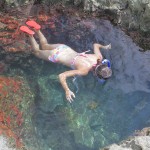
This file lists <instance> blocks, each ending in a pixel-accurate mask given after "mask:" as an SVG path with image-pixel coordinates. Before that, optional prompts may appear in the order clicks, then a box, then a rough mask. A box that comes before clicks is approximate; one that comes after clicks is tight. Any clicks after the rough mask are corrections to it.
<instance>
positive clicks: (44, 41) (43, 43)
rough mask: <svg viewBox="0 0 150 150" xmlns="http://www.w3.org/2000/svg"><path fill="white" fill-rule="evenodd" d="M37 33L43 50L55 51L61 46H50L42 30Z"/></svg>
mask: <svg viewBox="0 0 150 150" xmlns="http://www.w3.org/2000/svg"><path fill="white" fill-rule="evenodd" d="M36 33H37V34H38V36H39V40H40V44H41V47H42V49H44V50H53V49H55V48H57V47H58V46H59V45H60V44H48V42H47V39H46V38H45V36H44V35H43V33H42V32H41V31H40V30H36Z"/></svg>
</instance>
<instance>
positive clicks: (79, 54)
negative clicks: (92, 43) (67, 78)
mask: <svg viewBox="0 0 150 150" xmlns="http://www.w3.org/2000/svg"><path fill="white" fill-rule="evenodd" d="M89 51H90V50H88V51H85V52H82V53H78V54H77V55H76V56H75V57H74V58H73V59H72V61H71V63H70V64H71V68H72V69H75V62H76V59H77V57H78V56H83V57H87V55H86V53H87V52H89Z"/></svg>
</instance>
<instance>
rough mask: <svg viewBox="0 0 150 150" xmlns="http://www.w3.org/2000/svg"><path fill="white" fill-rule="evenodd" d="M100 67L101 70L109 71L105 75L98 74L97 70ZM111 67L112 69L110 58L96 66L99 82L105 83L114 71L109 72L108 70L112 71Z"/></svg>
mask: <svg viewBox="0 0 150 150" xmlns="http://www.w3.org/2000/svg"><path fill="white" fill-rule="evenodd" d="M99 68H100V70H101V71H103V72H107V73H106V74H105V75H100V74H97V70H98V69H99ZM108 68H109V70H108ZM110 69H111V64H110V61H109V60H108V59H104V60H103V61H102V63H101V64H99V65H97V66H96V68H95V75H96V76H97V79H98V82H99V83H104V82H105V81H106V79H108V78H109V77H110V76H111V75H112V72H109V73H108V71H110ZM104 76H105V77H104Z"/></svg>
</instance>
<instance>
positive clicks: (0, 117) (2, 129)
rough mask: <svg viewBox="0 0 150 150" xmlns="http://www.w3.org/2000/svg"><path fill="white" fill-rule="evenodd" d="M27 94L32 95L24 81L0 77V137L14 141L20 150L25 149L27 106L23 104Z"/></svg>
mask: <svg viewBox="0 0 150 150" xmlns="http://www.w3.org/2000/svg"><path fill="white" fill-rule="evenodd" d="M27 93H28V94H29V95H31V93H30V91H29V88H28V87H26V86H25V83H24V81H23V80H22V79H17V78H13V77H4V76H0V135H1V134H3V135H5V136H6V137H8V138H11V139H13V141H15V143H16V148H18V149H21V148H22V147H24V144H23V142H22V139H21V136H22V135H21V134H22V131H23V127H24V113H25V112H26V111H27V110H25V109H26V108H27V106H24V107H23V104H22V103H25V102H24V101H23V98H24V97H26V95H27ZM29 100H31V99H29ZM25 107H26V108H25Z"/></svg>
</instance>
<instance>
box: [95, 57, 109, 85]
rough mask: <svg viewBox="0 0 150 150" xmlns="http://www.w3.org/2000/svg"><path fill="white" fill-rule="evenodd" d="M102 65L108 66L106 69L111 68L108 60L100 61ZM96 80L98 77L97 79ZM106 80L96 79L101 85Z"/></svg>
mask: <svg viewBox="0 0 150 150" xmlns="http://www.w3.org/2000/svg"><path fill="white" fill-rule="evenodd" d="M102 64H106V65H107V66H108V68H111V64H110V61H109V60H108V59H104V60H102ZM97 78H98V77H97ZM105 81H106V80H105V79H104V78H101V79H100V78H98V82H99V83H101V84H103V83H104V82H105Z"/></svg>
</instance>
